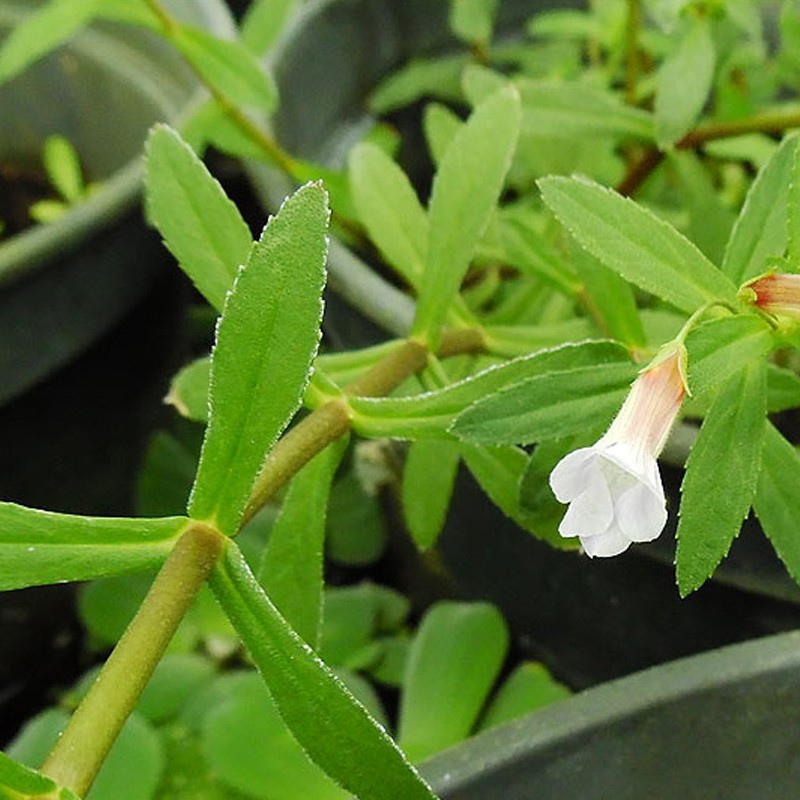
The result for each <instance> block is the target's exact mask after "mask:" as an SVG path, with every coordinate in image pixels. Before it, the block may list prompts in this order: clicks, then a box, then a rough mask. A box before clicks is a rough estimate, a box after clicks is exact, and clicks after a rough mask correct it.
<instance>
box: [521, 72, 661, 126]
mask: <svg viewBox="0 0 800 800" xmlns="http://www.w3.org/2000/svg"><path fill="white" fill-rule="evenodd" d="M514 84H515V85H516V86H517V88H518V89H519V93H520V97H521V98H522V131H523V132H524V133H525V134H526V135H528V136H536V137H542V136H543V137H555V138H556V139H559V140H562V139H578V140H582V139H584V138H585V137H587V136H590V137H592V138H593V139H595V138H600V137H603V136H605V137H632V138H635V139H640V140H642V141H652V140H653V138H654V135H655V133H654V128H653V116H652V114H650V113H648V112H646V111H642V110H641V109H638V108H633V107H631V106H627V105H624V104H623V103H621V102H620V101H619V99H618V98H617V97H615V96H614V95H613V94H611V93H610V92H608V91H606V90H604V89H600V88H597V87H594V86H590V85H588V84H583V83H577V82H570V81H559V82H554V81H541V80H533V79H530V78H518V79H516V80H515V81H514Z"/></svg>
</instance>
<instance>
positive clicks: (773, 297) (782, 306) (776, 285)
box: [744, 272, 800, 319]
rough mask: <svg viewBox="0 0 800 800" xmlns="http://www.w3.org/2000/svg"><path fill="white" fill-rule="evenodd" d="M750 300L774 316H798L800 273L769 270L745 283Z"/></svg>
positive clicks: (799, 308) (799, 307) (799, 312)
mask: <svg viewBox="0 0 800 800" xmlns="http://www.w3.org/2000/svg"><path fill="white" fill-rule="evenodd" d="M744 290H746V291H748V290H749V291H748V293H749V294H750V301H751V302H752V303H753V305H756V306H758V307H759V308H760V309H761V310H762V311H766V312H767V313H768V314H774V315H775V316H784V317H794V318H795V319H797V318H798V317H800V275H794V274H787V273H779V272H769V273H767V274H766V275H761V276H760V277H758V278H755V279H754V280H752V281H750V282H749V283H746V284H745V285H744Z"/></svg>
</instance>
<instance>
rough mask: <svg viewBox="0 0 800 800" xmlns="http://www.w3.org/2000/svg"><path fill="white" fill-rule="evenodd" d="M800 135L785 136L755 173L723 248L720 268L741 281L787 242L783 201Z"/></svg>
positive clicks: (764, 267)
mask: <svg viewBox="0 0 800 800" xmlns="http://www.w3.org/2000/svg"><path fill="white" fill-rule="evenodd" d="M798 142H800V138H798V137H797V136H796V135H795V136H787V137H786V138H785V139H784V140H783V142H782V143H781V146H780V147H779V148H778V149H777V150H776V151H775V153H774V154H773V156H772V158H771V159H770V160H769V161H768V162H767V164H766V166H765V167H764V168H763V169H761V170H760V171H759V173H758V175H756V178H755V180H754V181H753V183H752V184H751V186H750V189H749V191H748V192H747V197H746V198H745V202H744V205H743V206H742V210H741V212H740V213H739V217H738V219H737V220H736V223H735V225H734V226H733V231H732V232H731V237H730V239H729V240H728V244H727V246H726V248H725V258H724V260H723V263H722V270H723V272H724V273H725V274H726V275H728V276H729V277H730V278H731V280H733V281H734V282H735V283H744V282H745V281H746V280H748V279H749V278H754V277H756V276H757V275H760V274H761V273H762V272H766V270H767V267H768V263H767V261H768V259H769V258H771V257H780V256H782V255H783V253H784V250H785V249H786V243H787V238H788V237H787V225H786V220H787V204H788V195H789V186H790V185H791V182H790V181H789V180H787V176H789V175H791V173H792V169H793V166H794V162H795V158H796V156H797V151H798Z"/></svg>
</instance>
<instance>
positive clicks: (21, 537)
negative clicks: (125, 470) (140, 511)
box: [0, 503, 189, 591]
mask: <svg viewBox="0 0 800 800" xmlns="http://www.w3.org/2000/svg"><path fill="white" fill-rule="evenodd" d="M188 524H189V521H188V520H187V519H185V518H183V517H166V518H163V519H139V518H135V519H117V518H112V517H81V516H76V515H72V514H56V513H53V512H49V511H38V510H36V509H32V508H25V507H24V506H19V505H16V504H14V503H0V591H5V590H7V589H18V588H21V587H24V586H35V585H41V584H46V583H61V582H63V581H79V580H87V579H89V578H97V577H101V576H104V575H122V574H124V573H127V572H136V571H140V570H145V569H147V568H149V567H154V566H158V565H160V564H161V562H163V560H164V559H165V558H166V557H167V555H168V554H169V552H170V550H171V549H172V547H173V545H174V544H175V541H176V540H177V539H178V537H179V536H180V535H181V533H183V531H184V530H185V529H186V526H187V525H188Z"/></svg>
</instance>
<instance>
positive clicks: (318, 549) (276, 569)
mask: <svg viewBox="0 0 800 800" xmlns="http://www.w3.org/2000/svg"><path fill="white" fill-rule="evenodd" d="M345 444H346V443H345V441H344V440H342V441H341V442H337V443H334V444H333V445H329V446H328V447H326V448H325V450H323V451H322V452H321V453H320V454H319V455H317V456H315V457H314V458H313V459H312V460H311V461H310V462H309V463H308V464H306V466H305V467H303V469H301V470H300V472H298V473H297V475H295V477H294V478H293V479H292V482H291V484H290V486H289V490H288V492H287V493H286V497H285V499H284V501H283V506H282V508H281V512H280V515H279V516H278V519H277V520H275V524H274V525H273V526H272V532H271V533H270V537H269V541H268V542H267V549H266V550H265V551H264V557H263V560H262V561H261V565H260V568H259V572H258V579H259V581H260V583H261V585H262V586H263V587H264V588H265V589H266V591H267V593H268V594H269V596H270V598H271V599H272V602H273V603H274V604H275V605H276V607H277V608H278V610H279V611H280V612H281V614H282V615H283V617H284V619H285V620H286V621H287V622H288V623H289V624H290V625H291V626H292V627H293V628H294V629H295V631H297V633H298V634H299V635H300V636H301V637H302V638H303V640H304V641H306V642H307V643H308V644H309V645H311V646H312V647H316V646H317V643H318V640H319V628H320V621H321V618H322V571H323V570H322V567H323V558H322V557H323V551H324V540H325V520H326V516H327V509H328V498H329V496H330V490H331V484H332V483H333V476H334V473H335V472H336V468H337V467H338V465H339V462H340V461H341V459H342V456H343V455H344V447H345Z"/></svg>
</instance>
